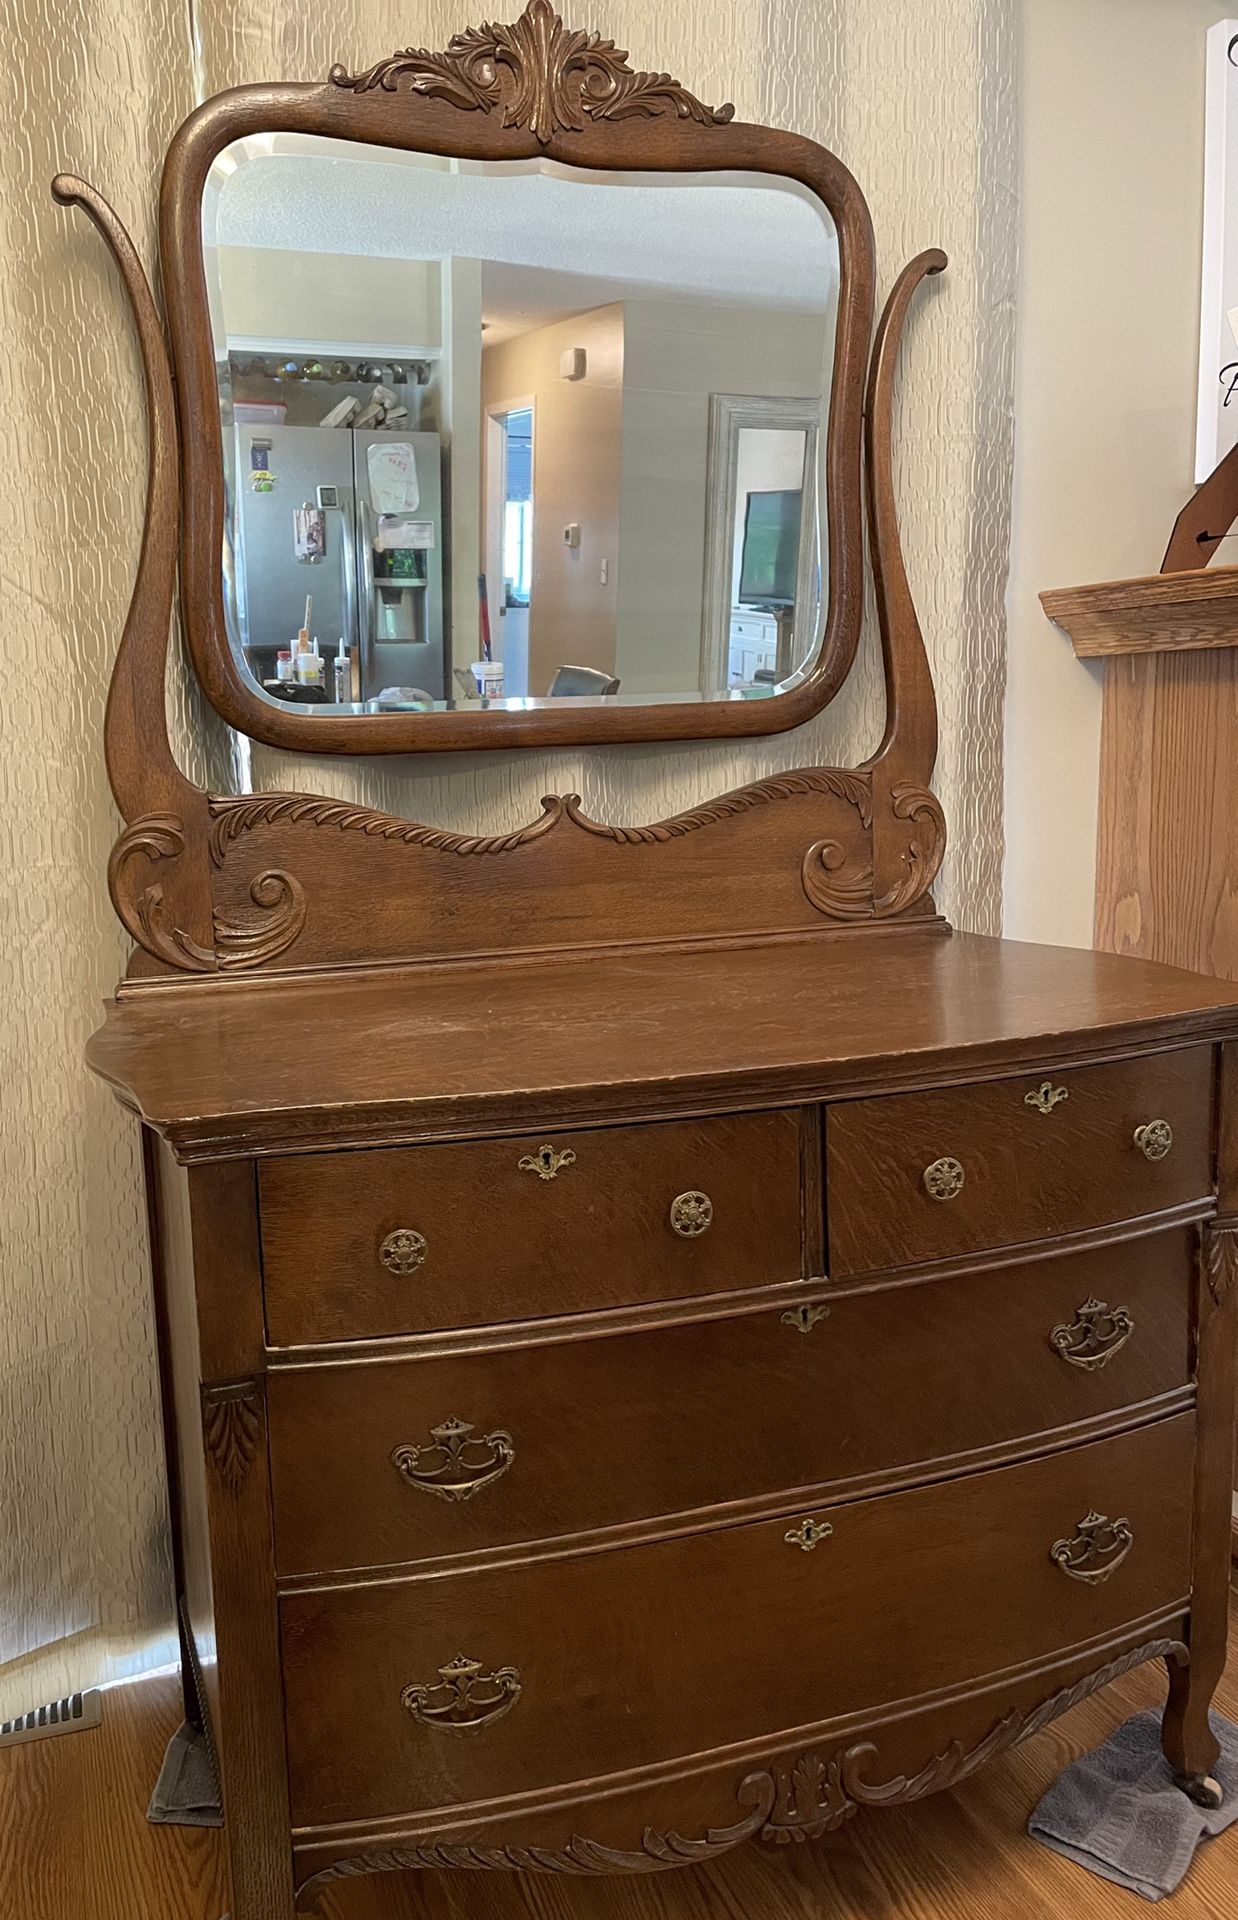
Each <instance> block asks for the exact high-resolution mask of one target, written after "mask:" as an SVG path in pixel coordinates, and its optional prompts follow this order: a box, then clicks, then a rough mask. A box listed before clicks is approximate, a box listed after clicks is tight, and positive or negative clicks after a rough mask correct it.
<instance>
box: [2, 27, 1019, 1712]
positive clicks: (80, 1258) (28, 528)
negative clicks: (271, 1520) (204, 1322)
mask: <svg viewBox="0 0 1238 1920" xmlns="http://www.w3.org/2000/svg"><path fill="white" fill-rule="evenodd" d="M518 4H519V0H511V4H510V5H509V6H507V7H505V6H504V5H503V4H502V0H493V4H491V0H486V4H484V5H478V6H476V7H474V8H472V9H471V8H470V5H469V0H399V4H396V0H336V4H335V5H333V6H331V7H329V8H307V7H304V6H301V5H294V4H292V0H210V4H209V5H207V4H202V5H200V6H198V7H197V8H196V9H193V10H190V8H189V7H188V6H187V4H186V0H108V4H107V6H106V7H104V6H103V5H102V4H98V3H96V4H91V0H56V4H55V5H52V4H50V3H49V0H14V6H13V7H12V8H11V9H10V11H9V14H8V16H7V25H8V36H7V37H8V47H9V66H8V70H9V73H10V77H11V87H12V89H13V92H14V94H15V96H16V97H15V98H14V99H13V100H12V101H11V104H10V111H9V116H8V129H9V132H8V137H7V139H6V140H5V141H4V143H3V145H2V146H0V229H2V232H3V263H4V271H3V273H2V274H0V318H2V321H3V328H2V334H3V353H2V354H0V381H2V383H3V393H2V400H3V405H2V407H0V436H2V451H3V457H2V458H0V519H2V524H3V531H2V533H0V540H2V542H3V600H2V604H3V608H4V655H3V657H4V679H3V685H2V686H0V888H2V894H0V965H2V968H3V972H2V977H0V989H2V992H3V1002H2V1011H0V1071H2V1076H3V1091H2V1094H0V1099H2V1102H3V1105H2V1123H0V1717H3V1716H4V1715H6V1714H8V1713H14V1712H17V1711H20V1710H23V1709H24V1708H26V1707H28V1706H31V1705H34V1704H36V1703H37V1702H38V1701H39V1700H42V1699H44V1698H47V1697H49V1696H50V1695H51V1694H52V1693H53V1692H58V1691H60V1690H62V1689H64V1688H67V1687H69V1686H74V1685H81V1684H84V1683H88V1682H91V1681H93V1680H97V1679H99V1678H102V1677H106V1676H108V1675H109V1674H112V1673H116V1672H121V1671H125V1670H129V1669H131V1668H133V1667H134V1666H137V1665H140V1664H143V1663H149V1662H151V1661H153V1660H156V1659H158V1658H160V1657H166V1656H167V1654H169V1653H170V1651H171V1645H172V1643H171V1638H170V1631H171V1629H170V1622H171V1609H170V1591H169V1572H168V1553H167V1545H166V1522H165V1517H164V1501H163V1493H162V1476H163V1462H162V1450H161V1443H160V1439H159V1431H158V1394H157V1387H156V1382H155V1373H154V1356H153V1341H152V1336H151V1329H150V1319H149V1310H148V1298H149V1287H148V1280H147V1274H146V1249H145V1223H144V1218H143V1212H142V1206H141V1199H140V1182H139V1168H138V1153H137V1139H136V1130H135V1128H134V1126H133V1123H132V1122H131V1121H130V1120H129V1119H128V1118H127V1117H126V1116H125V1115H123V1114H122V1113H121V1111H120V1110H119V1108H118V1107H117V1106H116V1105H115V1104H114V1103H113V1102H112V1101H111V1100H110V1098H109V1097H108V1095H107V1094H106V1093H105V1092H104V1091H103V1089H102V1088H101V1087H99V1086H98V1084H97V1083H95V1082H93V1081H91V1079H90V1078H89V1077H88V1076H87V1075H86V1074H85V1072H84V1071H83V1069H82V1066H81V1053H82V1046H83V1043H84V1041H85V1038H86V1036H87V1034H88V1032H89V1031H90V1029H91V1027H92V1025H94V1024H95V1022H96V1020H97V1017H98V1009H99V1002H100V1000H101V999H102V997H103V996H104V995H105V994H106V993H107V992H108V991H109V990H110V988H111V986H112V984H113V983H114V981H115V979H116V978H117V976H118V974H119V973H120V971H121V968H122V965H123V956H124V942H123V939H122V936H121V934H120V931H119V929H118V928H117V926H116V924H115V922H114V921H113V919H112V915H111V910H110V908H109V906H108V903H107V899H106V894H105V891H104V884H103V876H104V868H105V865H106V860H107V853H108V849H109V847H110V844H111V841H112V839H113V837H114V834H115V831H116V826H117V821H116V816H115V813H114V811H113V808H112V806H111V802H110V799H109V797H108V793H107V787H106V782H105V779H104V773H103V760H102V742H101V728H102V716H103V701H104V694H105V689H106V683H107V675H108V671H109V667H110V662H111V658H112V653H113V649H114V647H115V642H116V637H117V635H118V633H119V630H120V625H121V622H122V619H123V616H124V609H125V605H126V602H127V598H128V592H129V585H130V580H131V577H132V569H133V564H134V560H135V557H136V553H137V541H138V533H139V527H140V520H141V509H142V482H143V474H144V459H145V455H144V436H143V426H142V417H141V386H140V379H139V369H138V364H137V356H136V353H135V349H134V346H133V342H132V340H131V338H130V333H129V328H128V323H127V320H126V316H125V312H124V308H123V303H122V296H121V291H120V287H119V283H118V281H117V279H116V276H115V275H114V273H113V272H112V270H111V268H110V267H109V266H108V264H107V262H106V258H105V255H104V252H103V249H102V247H101V245H100V243H99V242H98V240H97V239H96V237H95V236H94V234H93V233H92V232H91V231H90V230H89V229H88V228H87V226H86V223H85V222H84V220H82V218H81V217H80V216H76V217H74V216H70V215H68V214H66V213H65V212H63V211H62V210H60V209H58V208H56V207H55V206H54V205H53V204H52V202H51V199H50V196H49V194H48V182H49V181H50V179H51V176H52V174H53V173H54V172H56V171H57V170H58V169H60V168H65V169H68V170H71V171H77V172H80V173H83V174H85V175H86V176H87V177H88V178H89V179H91V180H93V182H94V183H95V184H96V185H97V186H98V187H99V188H100V189H101V190H102V191H103V193H104V194H105V195H106V196H107V197H108V198H109V199H111V200H112V201H113V202H114V204H115V205H116V206H117V209H118V211H119V212H120V214H121V216H122V218H123V219H124V220H125V222H126V224H127V225H128V226H129V227H130V230H131V231H132V233H133V235H134V238H135V240H136V242H137V245H138V248H139V251H140V252H141V253H142V254H143V255H144V257H145V258H146V259H147V261H148V262H149V261H150V260H151V258H152V234H153V220H154V200H155V191H156V182H157V175H158V170H159V166H160V164H161V160H162V155H163V150H164V147H165V145H166V143H167V140H168V138H169V136H170V135H171V133H172V131H173V129H174V128H175V126H176V125H177V123H178V122H179V120H180V119H182V118H183V117H184V115H185V114H186V113H187V112H189V111H190V110H191V108H192V107H193V105H194V104H195V100H196V99H197V98H201V97H204V96H205V95H206V94H209V93H212V92H216V91H218V90H219V89H220V88H223V87H229V86H235V85H238V84H241V83H243V82H246V81H254V80H263V79H270V78H272V77H278V78H285V79H290V80H310V79H319V78H321V77H323V76H324V75H325V74H326V72H327V69H328V67H329V66H330V65H331V63H332V61H334V60H336V59H343V60H346V61H347V62H348V63H349V64H351V65H354V66H356V65H365V64H368V63H369V62H370V61H372V60H374V59H377V58H378V57H379V56H380V55H381V54H384V53H387V52H389V51H390V50H391V49H392V48H394V47H395V46H397V45H408V44H410V43H415V44H422V45H429V46H442V45H444V44H445V41H446V39H447V38H448V37H449V36H450V34H451V33H452V32H453V31H454V30H456V29H457V28H459V27H461V26H464V25H468V24H471V23H473V22H474V21H475V20H478V19H480V18H481V17H483V16H484V15H487V14H489V13H492V12H497V13H499V14H500V15H501V16H504V17H506V16H507V15H508V14H514V12H515V11H516V10H517V8H518ZM564 10H565V12H566V13H567V14H569V15H570V16H571V17H572V21H573V24H579V25H582V26H593V27H597V28H600V29H602V30H604V31H605V32H606V33H608V34H610V35H612V36H613V37H614V38H615V39H617V40H618V41H619V43H620V44H621V45H627V46H629V47H630V48H631V49H632V52H633V55H634V58H635V61H636V64H638V65H640V66H643V67H658V68H662V69H665V70H667V71H669V72H671V73H673V74H675V75H676V76H677V77H678V78H680V79H681V80H683V81H684V82H685V84H687V85H688V86H690V87H691V88H692V89H693V90H694V91H696V92H699V93H700V94H701V95H703V96H704V97H705V98H708V99H715V98H716V99H723V98H730V99H733V100H734V101H735V103H736V106H737V109H738V112H739V114H740V116H741V117H743V118H756V119H761V120H767V121H769V122H771V123H773V124H775V125H783V126H789V127H794V128H796V129H798V130H800V131H802V132H805V133H808V134H810V135H812V136H813V137H814V138H816V139H819V140H822V141H824V142H825V143H826V144H827V145H829V146H831V147H833V148H834V149H835V150H836V151H838V152H839V153H840V154H841V155H842V156H843V157H844V159H845V160H846V161H847V162H848V164H849V165H850V166H851V168H852V169H853V171H854V172H855V173H856V174H857V176H858V178H859V180H860V182H861V185H862V186H863V187H864V190H865V192H866V193H867V195H868V197H869V200H870V203H871V205H872V208H873V214H874V219H875V222H876V227H877V238H878V258H879V262H880V273H881V283H882V291H884V289H885V287H887V286H888V284H889V282H890V280H891V279H892V277H893V275H894V273H895V272H896V271H897V269H898V267H899V266H900V265H901V264H902V262H903V261H904V260H905V259H906V258H907V257H908V256H909V255H910V254H912V253H914V252H916V251H917V250H918V249H919V248H921V247H923V246H926V245H930V244H939V245H942V246H944V247H945V248H946V249H947V251H948V252H949V254H950V255H951V262H952V271H951V273H950V274H949V275H948V276H946V278H945V279H944V280H942V281H940V282H936V283H933V285H932V286H931V287H930V288H926V290H925V292H924V293H923V294H922V296H921V302H920V305H919V308H918V310H917V312H916V314H915V317H914V318H913V321H912V326H911V333H910V338H909V341H908V346H907V352H906V356H905V370H904V375H903V378H902V380H901V382H900V400H899V406H900V414H899V444H898V449H897V462H896V471H897V476H898V483H899V488H900V493H901V498H902V501H903V509H904V525H905V536H906V547H907V559H908V567H909V571H910V574H911V577H912V582H913V585H914V588H915V591H916V595H917V599H918V602H919V606H920V611H921V616H922V618H923V621H924V625H925V629H926V634H927V637H928V640H929V645H930V648H931V650H932V653H933V657H934V661H935V665H936V669H937V679H938V690H939V696H940V700H941V706H942V722H943V738H942V753H941V759H940V762H939V769H938V778H937V787H938V791H939V793H940V795H941V798H942V800H943V802H944V805H945V808H946V814H947V818H948V820H949V823H950V827H951V832H952V848H951V852H950V854H949V856H948V860H947V867H946V871H945V874H944V877H943V883H942V884H941V885H940V887H939V889H938V896H939V899H940V901H941V904H942V906H943V908H944V910H945V911H946V912H947V913H948V914H949V915H950V917H951V918H952V919H953V920H954V921H955V923H956V924H959V925H962V926H969V927H974V928H979V929H981V930H985V931H995V930H996V926H997V916H998V910H999V907H998V903H999V893H1000V873H1001V853H1002V837H1001V738H1002V729H1001V709H1002V698H1003V684H1004V631H1003V615H1002V594H1003V587H1004V580H1005V566H1006V554H1007V547H1008V529H1007V515H1008V501H1009V482H1010V469H1011V420H1010V401H1011V390H1012V361H1013V338H1014V316H1013V287H1014V245H1015V239H1014V235H1015V222H1014V202H1015V193H1016V179H1015V171H1016V154H1017V136H1016V127H1017V114H1016V102H1015V99H1014V97H1013V92H1014V86H1015V71H1016V68H1015V57H1014V11H1015V0H937V4H936V5H935V6H933V7H931V8H908V7H906V6H905V5H904V4H902V0H801V4H793V0H726V4H721V5H720V4H718V0H663V5H662V6H661V7H659V8H657V9H653V8H650V7H647V6H638V5H636V4H635V3H634V0H580V4H578V5H575V6H573V5H571V4H570V0H569V3H568V4H567V5H566V6H565V9H564ZM170 701H171V705H172V710H173V716H174V731H175V735H176V738H177V740H178V741H179V743H180V750H181V752H182V754H183V757H184V760H185V764H186V766H187V767H188V768H189V770H190V771H191V772H192V773H193V774H194V775H195V777H197V778H200V779H202V780H204V781H207V782H209V783H211V784H213V785H216V786H226V785H228V784H235V779H236V775H235V771H234V769H235V767H237V766H239V765H241V764H242V759H241V757H240V756H238V755H237V754H236V753H235V751H234V748H233V743H232V742H231V741H230V740H229V738H228V736H227V735H226V733H225V731H224V729H223V728H222V727H221V726H220V725H219V724H218V722H216V721H215V720H214V719H213V717H212V716H211V715H209V714H208V713H205V712H203V710H202V706H201V702H200V699H199V698H198V696H197V694H196V690H195V689H194V687H193V685H192V683H191V682H190V681H189V680H188V678H187V676H186V675H185V673H184V670H183V667H182V666H181V665H180V663H179V661H178V662H177V663H176V665H175V668H174V671H173V675H172V682H171V686H170ZM881 718H882V711H881V686H880V675H879V671H878V667H877V660H876V653H875V649H874V645H873V635H872V630H871V620H870V622H869V630H868V632H867V633H866V637H865V642H864V646H863V649H862V653H861V659H860V662H859V665H858V667H857V671H856V673H855V675H854V676H853V678H852V681H851V683H850V684H849V686H848V688H847V690H846V691H845V693H844V694H843V696H842V697H841V698H840V700H839V701H838V702H836V704H835V706H834V707H833V708H832V709H831V710H830V712H829V713H827V714H825V715H824V716H822V717H821V718H820V719H819V720H817V721H815V722H813V723H812V724H811V725H809V726H807V727H805V728H803V729H801V730H800V731H798V732H797V733H793V734H789V735H781V736H778V737H776V738H774V739H771V740H770V741H768V742H763V741H755V742H752V743H741V744H738V745H719V746H691V747H675V746H671V747H668V748H660V747H649V746H642V747H630V748H626V749H625V748H616V749H611V750H609V751H603V750H599V749H591V750H590V749H586V750H583V751H579V752H573V753H566V752H553V753H551V752H531V753H529V752H526V753H510V752H508V753H492V754H474V755H468V756H465V755H461V756H453V757H452V758H451V759H449V760H445V759H444V758H443V757H442V756H438V755H431V756H427V757H426V760H425V761H424V762H420V763H419V762H418V761H416V760H414V759H409V760H403V761H395V762H392V761H381V762H370V763H363V762H354V763H349V762H343V763H340V762H333V761H329V760H324V761H321V762H320V761H306V760H295V759H291V758H290V757H288V756H280V755H277V754H274V753H271V752H268V751H266V750H265V749H256V750H255V751H254V754H253V779H254V781H255V784H257V785H258V786H261V787H277V786H301V787H308V788H310V789H317V790H319V791H322V792H345V793H348V794H350V795H356V796H358V797H361V798H364V799H365V800H366V801H368V802H369V803H371V804H374V805H378V806H382V807H386V808H389V809H391V810H394V811H396V812H400V813H404V814H408V815H410V816H413V817H416V818H418V819H422V820H429V821H433V822H434V823H436V824H439V825H442V826H446V827H452V828H457V829H463V830H466V831H487V832H493V831H496V830H503V829H505V828H510V827H512V826H515V825H518V824H519V823H520V822H522V821H525V820H528V819H531V818H532V817H533V816H534V814H535V813H536V810H537V800H538V798H539V796H540V795H541V794H543V793H550V792H565V791H568V790H573V789H575V790H578V791H579V792H581V793H582V794H583V796H584V800H585V805H586V808H587V810H588V811H589V812H590V813H591V814H593V815H594V816H595V817H597V818H599V819H610V820H628V821H633V822H640V821H648V820H652V819H655V818H657V817H659V816H660V815H662V814H665V813H667V812H671V811H674V810H677V809H679V808H681V807H686V806H691V805H694V804H696V803H697V802H698V801H700V800H703V799H705V798H707V797H708V796H709V795H711V794H715V793H718V792H720V791H722V790H723V789H725V788H727V787H730V786H733V785H737V784H740V783H742V782H744V781H747V780H751V779H756V778H760V777H761V776H763V775H765V774H767V773H772V772H776V771H778V770H780V769H782V768H785V767H788V766H795V765H804V764H808V763H811V762H814V761H818V760H821V759H836V760H839V761H841V762H842V763H843V764H846V763H848V762H851V761H854V760H856V759H859V758H861V757H862V756H863V755H864V753H866V752H867V751H868V750H869V749H870V748H871V747H872V746H873V745H874V744H875V742H876V740H877V738H878V736H879V733H880V726H881Z"/></svg>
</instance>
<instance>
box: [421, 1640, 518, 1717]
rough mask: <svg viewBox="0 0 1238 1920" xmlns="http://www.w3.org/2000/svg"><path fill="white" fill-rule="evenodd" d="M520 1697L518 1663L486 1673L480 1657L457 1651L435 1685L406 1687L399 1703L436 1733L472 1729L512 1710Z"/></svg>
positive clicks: (443, 1668) (441, 1669) (440, 1671)
mask: <svg viewBox="0 0 1238 1920" xmlns="http://www.w3.org/2000/svg"><path fill="white" fill-rule="evenodd" d="M519 1698H520V1675H519V1673H518V1671H517V1670H516V1668H515V1667H498V1668H496V1670H495V1671H494V1672H493V1673H483V1672H482V1670H481V1662H480V1661H479V1660H470V1659H469V1658H468V1657H467V1656H466V1655H465V1654H463V1653H458V1654H457V1655H456V1657H455V1659H454V1660H449V1661H448V1663H447V1665H446V1666H445V1667H440V1668H439V1679H438V1681H437V1682H436V1684H435V1685H434V1686H432V1687H405V1689H404V1691H403V1693H402V1694H401V1695H400V1705H401V1706H402V1707H403V1708H404V1710H405V1712H406V1713H411V1714H412V1716H413V1719H414V1720H419V1721H420V1722H421V1724H422V1726H423V1727H433V1728H434V1730H435V1732H436V1733H472V1732H474V1731H475V1730H476V1729H477V1728H478V1727H488V1726H490V1725H491V1723H492V1722H493V1721H495V1720H501V1719H502V1718H503V1715H504V1714H505V1713H510V1712H511V1710H512V1708H513V1707H514V1706H515V1704H516V1702H517V1700H519Z"/></svg>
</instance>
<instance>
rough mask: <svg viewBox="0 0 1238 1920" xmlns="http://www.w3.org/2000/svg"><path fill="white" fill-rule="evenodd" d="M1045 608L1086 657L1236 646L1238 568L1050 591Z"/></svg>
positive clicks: (1045, 596) (1157, 575)
mask: <svg viewBox="0 0 1238 1920" xmlns="http://www.w3.org/2000/svg"><path fill="white" fill-rule="evenodd" d="M1040 604H1041V605H1042V607H1043V608H1044V610H1045V612H1046V613H1047V614H1048V616H1049V618H1050V620H1053V621H1055V622H1056V623H1057V625H1058V626H1059V627H1062V628H1063V629H1064V630H1065V631H1066V632H1067V633H1068V634H1069V635H1070V638H1071V641H1072V643H1073V645H1074V649H1075V652H1076V653H1077V654H1078V655H1079V656H1080V658H1081V659H1093V658H1104V657H1106V656H1108V655H1110V654H1115V653H1182V652H1190V651H1198V650H1203V649H1208V648H1214V647H1238V567H1207V568H1202V569H1200V570H1198V571H1196V572H1193V573H1152V574H1145V575H1144V576H1142V577H1141V578H1137V579H1133V580H1102V581H1100V582H1098V583H1097V584H1096V585H1095V586H1090V587H1052V588H1049V589H1048V590H1047V591H1046V592H1044V593H1042V594H1041V596H1040Z"/></svg>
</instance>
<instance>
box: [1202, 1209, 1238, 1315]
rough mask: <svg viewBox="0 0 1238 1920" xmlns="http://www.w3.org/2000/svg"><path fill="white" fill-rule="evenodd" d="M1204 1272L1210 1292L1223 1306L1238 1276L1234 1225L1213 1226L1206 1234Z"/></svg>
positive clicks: (1237, 1235)
mask: <svg viewBox="0 0 1238 1920" xmlns="http://www.w3.org/2000/svg"><path fill="white" fill-rule="evenodd" d="M1204 1272H1205V1274H1206V1275H1207V1278H1208V1291H1209V1293H1210V1294H1211V1295H1212V1298H1213V1300H1214V1302H1215V1303H1216V1305H1217V1306H1218V1307H1223V1306H1224V1305H1225V1302H1226V1300H1227V1299H1228V1297H1229V1295H1230V1293H1231V1292H1232V1291H1233V1287H1234V1280H1235V1277H1236V1276H1238V1234H1236V1233H1235V1231H1234V1229H1233V1228H1232V1227H1213V1228H1210V1229H1209V1230H1208V1232H1207V1233H1206V1234H1205V1236H1204Z"/></svg>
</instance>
